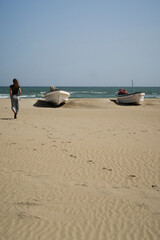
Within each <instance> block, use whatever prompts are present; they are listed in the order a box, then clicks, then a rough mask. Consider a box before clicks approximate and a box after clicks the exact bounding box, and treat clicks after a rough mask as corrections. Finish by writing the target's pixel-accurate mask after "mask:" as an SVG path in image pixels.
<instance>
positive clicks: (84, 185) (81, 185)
mask: <svg viewBox="0 0 160 240" xmlns="http://www.w3.org/2000/svg"><path fill="white" fill-rule="evenodd" d="M76 186H80V187H87V184H84V183H83V184H78V183H77V184H76Z"/></svg>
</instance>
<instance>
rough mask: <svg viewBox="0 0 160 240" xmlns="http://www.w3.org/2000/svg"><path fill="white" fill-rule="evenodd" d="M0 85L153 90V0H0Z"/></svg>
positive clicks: (156, 21) (159, 61)
mask: <svg viewBox="0 0 160 240" xmlns="http://www.w3.org/2000/svg"><path fill="white" fill-rule="evenodd" d="M0 48H1V50H0V85H1V86H8V85H10V83H11V81H12V79H13V78H14V77H16V78H18V79H19V82H20V85H21V86H30V85H33V86H49V85H56V86H125V85H127V86H130V85H131V80H132V79H133V80H134V85H136V86H160V0H0Z"/></svg>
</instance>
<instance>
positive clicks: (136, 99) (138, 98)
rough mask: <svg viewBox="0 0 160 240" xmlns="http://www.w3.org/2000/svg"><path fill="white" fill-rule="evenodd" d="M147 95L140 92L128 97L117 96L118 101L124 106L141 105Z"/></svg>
mask: <svg viewBox="0 0 160 240" xmlns="http://www.w3.org/2000/svg"><path fill="white" fill-rule="evenodd" d="M144 96H145V93H142V92H138V93H132V94H128V95H120V96H117V101H118V102H119V103H123V104H141V103H142V102H143V100H144Z"/></svg>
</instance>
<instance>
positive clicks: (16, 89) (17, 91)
mask: <svg viewBox="0 0 160 240" xmlns="http://www.w3.org/2000/svg"><path fill="white" fill-rule="evenodd" d="M20 95H21V88H20V86H19V83H18V80H17V79H16V78H14V79H13V85H10V98H11V109H12V111H13V112H14V118H17V114H18V110H19V96H20Z"/></svg>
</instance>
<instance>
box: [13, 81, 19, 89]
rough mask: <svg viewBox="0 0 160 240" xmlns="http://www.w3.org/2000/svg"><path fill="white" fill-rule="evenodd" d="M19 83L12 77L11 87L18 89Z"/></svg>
mask: <svg viewBox="0 0 160 240" xmlns="http://www.w3.org/2000/svg"><path fill="white" fill-rule="evenodd" d="M19 87H20V86H19V83H18V80H17V79H16V78H14V79H13V89H19Z"/></svg>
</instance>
